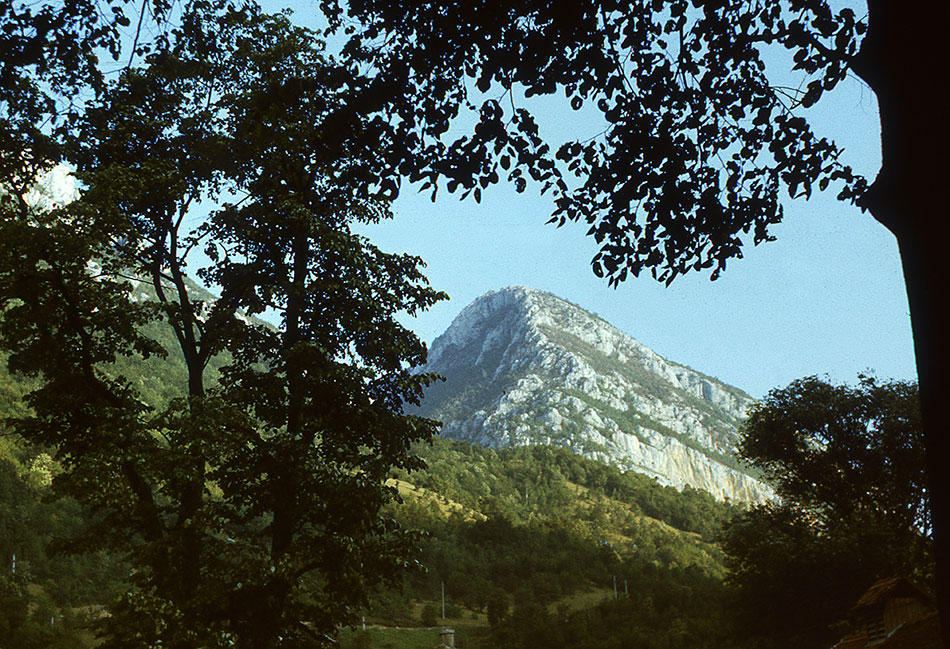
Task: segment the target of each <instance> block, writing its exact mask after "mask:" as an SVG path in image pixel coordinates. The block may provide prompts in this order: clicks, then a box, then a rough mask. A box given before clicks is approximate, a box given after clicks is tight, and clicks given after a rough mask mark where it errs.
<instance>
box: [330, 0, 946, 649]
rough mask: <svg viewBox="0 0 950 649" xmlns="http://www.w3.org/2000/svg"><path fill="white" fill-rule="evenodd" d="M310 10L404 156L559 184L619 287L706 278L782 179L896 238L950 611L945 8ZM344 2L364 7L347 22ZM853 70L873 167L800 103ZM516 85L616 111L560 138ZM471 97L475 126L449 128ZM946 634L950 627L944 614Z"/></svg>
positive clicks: (456, 176)
mask: <svg viewBox="0 0 950 649" xmlns="http://www.w3.org/2000/svg"><path fill="white" fill-rule="evenodd" d="M321 6H322V7H323V9H324V12H325V13H327V14H328V15H329V16H330V17H331V25H333V26H334V27H336V28H338V29H340V30H342V31H344V32H345V33H348V34H350V39H349V41H348V44H347V46H346V50H345V51H346V52H347V53H348V54H349V55H350V56H352V57H354V58H355V59H357V60H360V61H363V62H365V63H366V64H367V65H370V66H375V69H376V70H377V76H376V81H377V91H376V92H375V93H373V94H372V95H370V96H369V98H368V101H369V102H370V103H369V104H368V105H369V106H371V107H372V108H375V107H376V106H375V105H374V104H373V101H374V100H375V99H376V98H384V97H396V99H395V100H394V101H393V102H392V103H391V104H390V105H389V106H388V107H387V110H388V111H389V114H390V116H391V120H392V121H393V123H394V124H396V125H397V127H398V129H400V130H401V131H402V132H404V133H405V134H406V142H408V143H410V144H411V145H413V146H412V147H411V149H410V150H409V151H408V152H399V151H397V153H400V154H401V158H399V159H396V160H394V161H393V164H394V166H396V167H398V168H400V169H402V170H404V171H405V172H406V173H407V174H408V177H409V178H410V179H411V180H414V181H423V182H424V186H425V187H428V188H431V190H432V192H433V196H435V194H436V192H437V191H438V188H439V187H440V186H444V187H445V188H446V189H448V191H450V192H453V191H461V192H462V195H463V196H465V195H469V194H471V195H473V197H474V198H475V200H480V197H481V192H482V190H483V189H485V188H486V187H488V186H489V185H491V184H493V183H496V182H499V181H500V180H501V179H503V178H507V180H508V181H510V182H512V183H514V184H515V187H516V189H517V190H518V191H524V190H525V189H526V187H527V184H528V182H529V180H530V181H534V182H536V183H538V184H539V185H540V187H541V191H542V192H544V191H548V190H550V191H552V192H553V203H554V210H553V215H552V221H553V222H555V223H557V224H562V223H564V222H566V221H568V220H573V221H582V222H586V223H588V224H590V229H589V231H588V234H589V235H590V236H593V237H594V238H595V239H596V240H597V242H598V243H600V245H601V248H600V251H599V252H598V253H597V255H596V256H595V258H594V259H593V262H592V264H593V270H594V272H595V273H596V274H597V275H599V276H603V277H606V278H607V279H608V281H609V282H610V283H611V284H614V285H616V284H617V283H619V282H622V281H623V280H624V279H625V278H626V277H628V276H629V275H631V274H632V275H638V274H639V273H641V272H643V271H649V272H650V273H651V274H652V275H653V276H654V277H656V278H657V279H659V280H661V281H664V282H670V281H672V280H674V279H675V278H676V277H677V276H678V275H680V274H682V273H684V272H688V271H691V270H692V271H695V270H702V269H708V270H709V271H710V272H711V275H712V277H713V278H715V277H716V276H718V274H719V273H720V272H721V271H722V270H723V269H724V268H725V266H726V263H727V262H728V261H729V260H731V259H735V258H739V257H741V256H742V249H743V245H745V244H746V243H747V242H748V240H750V239H751V241H752V242H753V243H756V244H758V243H761V242H764V241H768V240H770V239H772V234H771V233H770V227H771V226H772V225H773V224H775V223H777V222H778V221H780V220H781V218H782V207H781V203H780V200H779V197H780V194H781V193H783V192H785V193H787V194H788V195H789V196H790V197H792V198H795V197H799V196H805V197H808V196H809V195H810V194H811V193H812V191H813V190H814V189H815V188H816V187H817V188H818V189H820V190H824V189H826V188H827V187H829V186H831V185H832V184H833V185H834V186H835V187H836V188H837V192H838V197H839V198H840V199H842V200H846V201H851V202H854V203H856V204H858V205H859V206H860V207H861V208H862V209H867V210H869V211H870V212H871V214H872V215H873V216H874V218H875V219H877V220H878V221H879V222H880V223H882V224H883V225H884V226H885V227H887V228H888V229H889V230H890V231H891V232H892V233H893V234H894V236H895V237H896V239H897V242H898V244H899V247H900V250H901V260H902V264H903V267H904V275H905V281H906V284H907V291H908V298H909V302H910V312H911V319H912V324H913V330H914V343H915V350H916V357H917V369H918V376H919V380H920V389H921V400H922V402H923V412H924V420H925V426H924V431H925V433H924V434H925V438H926V449H927V458H928V459H927V464H928V467H929V475H930V478H929V479H930V487H931V494H932V507H933V511H934V519H933V520H934V527H935V532H936V544H937V556H938V566H939V568H938V570H940V572H941V575H942V578H941V579H940V580H939V582H940V583H941V584H947V585H948V586H946V587H944V589H943V590H941V594H940V600H941V602H942V604H943V606H942V608H943V609H944V610H950V481H948V480H947V478H946V476H945V472H943V471H942V470H941V467H942V466H945V465H946V463H947V460H948V458H950V447H948V444H950V442H948V440H947V436H946V435H943V434H942V424H941V422H940V417H941V413H940V403H939V395H941V394H943V393H945V392H947V389H948V386H947V384H946V381H947V379H946V378H945V373H944V372H939V371H938V370H937V368H939V367H942V366H944V365H946V364H947V363H948V362H950V354H948V349H947V340H946V337H945V336H941V335H939V333H938V332H937V329H936V327H935V323H936V322H937V316H938V310H937V309H938V307H939V305H940V295H941V291H940V290H939V288H940V281H941V280H940V277H941V269H942V267H943V263H944V259H943V257H944V256H943V254H942V246H943V242H944V241H945V238H944V236H943V232H942V223H941V222H940V220H939V219H936V218H934V215H937V214H942V213H943V212H945V211H946V210H945V208H944V207H943V206H942V203H941V200H940V199H939V198H938V193H937V192H935V191H934V188H935V187H938V186H939V177H940V175H941V172H942V171H943V170H944V168H945V165H944V164H941V162H940V161H938V159H937V152H938V151H942V150H944V149H945V148H946V144H947V141H946V138H947V130H946V129H945V128H942V127H941V124H943V117H942V116H941V115H940V114H938V113H939V111H940V110H941V105H942V104H941V102H939V101H937V100H936V99H935V97H934V96H933V95H932V94H931V93H928V92H927V91H926V89H927V88H929V87H932V85H933V80H932V77H931V76H930V74H929V71H930V64H933V63H936V62H939V61H942V60H944V58H945V54H944V53H943V51H942V49H941V42H942V38H941V35H940V33H939V30H940V27H938V26H939V25H943V24H945V22H946V19H947V17H948V12H950V8H948V6H947V5H946V4H943V3H929V4H928V5H927V8H926V9H925V10H924V9H921V10H920V11H911V10H908V9H907V8H906V7H903V6H898V5H895V4H894V3H887V2H885V1H884V0H870V1H869V2H868V5H867V8H868V11H867V15H865V16H864V17H860V14H861V11H858V12H856V11H855V10H854V9H853V8H849V7H845V8H842V9H840V10H837V11H834V10H832V9H831V7H830V5H829V3H828V2H827V1H826V0H783V1H781V2H762V1H760V0H655V1H647V0H642V1H630V0H583V1H581V2H573V3H548V2H537V1H535V0H507V1H503V2H470V3H466V4H465V5H464V7H455V6H451V7H450V6H448V5H446V4H444V3H422V4H420V3H414V2H409V1H405V0H402V1H401V0H396V1H390V0H386V1H383V0H353V1H352V2H348V3H346V9H345V12H344V9H343V8H342V4H341V3H340V2H338V1H337V0H323V2H321ZM344 14H346V15H348V16H349V17H350V18H353V19H355V20H356V21H358V25H359V27H357V26H356V25H355V24H354V22H353V21H346V20H344ZM769 47H773V48H777V49H778V50H781V51H787V53H788V55H789V56H790V57H791V59H792V65H793V69H794V70H796V71H800V73H801V74H802V75H803V79H802V83H801V85H800V86H799V87H798V88H788V87H784V86H781V85H778V84H776V83H773V82H772V81H770V79H769V77H768V76H767V75H766V70H765V68H766V65H765V62H764V60H763V56H762V54H763V51H764V50H765V49H767V48H769ZM849 74H856V75H858V76H859V77H860V78H861V79H862V80H863V81H865V82H866V83H867V84H868V85H869V86H870V87H871V89H872V90H874V92H875V93H876V94H877V95H878V100H879V105H880V108H881V125H882V128H881V134H882V149H883V154H884V155H883V164H882V169H881V171H880V173H879V174H878V176H877V178H876V179H875V180H874V182H873V183H871V184H870V185H869V183H868V182H867V181H866V180H865V179H863V178H860V177H858V176H856V175H855V174H854V173H853V172H852V170H851V169H849V168H848V167H847V166H846V165H844V164H842V163H841V162H840V161H839V156H840V154H841V149H839V148H838V147H837V146H836V145H835V144H834V143H833V142H831V141H829V140H827V139H824V138H819V137H817V136H816V135H815V134H814V133H813V132H812V130H811V128H810V127H809V125H808V121H807V119H806V115H807V109H808V108H809V107H810V106H812V105H813V104H815V103H816V102H817V101H819V100H820V99H821V97H822V95H823V94H824V93H825V92H828V91H831V90H833V89H834V87H835V86H836V85H837V84H838V83H839V82H840V81H841V80H842V79H844V78H845V76H847V75H849ZM522 92H523V94H524V96H525V97H531V96H535V95H550V94H554V93H561V92H563V94H564V95H565V97H566V100H567V101H568V102H569V104H570V106H571V107H572V108H574V109H575V110H578V109H580V108H581V107H582V106H585V105H592V106H593V107H594V109H595V110H596V111H598V112H599V113H600V114H601V115H602V117H603V119H604V121H605V122H606V128H605V130H604V131H603V133H601V134H600V135H599V136H597V137H594V138H591V139H589V140H586V141H583V142H581V141H575V142H567V143H565V144H563V146H560V147H558V148H557V149H556V150H555V149H553V148H552V147H551V146H550V144H549V143H546V142H545V141H544V140H543V139H542V138H541V137H540V135H539V130H538V125H537V123H536V122H535V120H534V118H533V116H532V115H531V113H530V111H529V107H528V106H519V105H518V95H520V94H522ZM473 104H474V105H475V106H477V110H478V117H477V123H476V125H475V127H474V130H473V131H472V132H471V133H470V134H469V135H466V136H463V137H459V138H456V139H452V138H450V137H448V135H447V134H448V128H449V124H450V122H451V121H452V119H453V118H454V117H456V116H457V115H458V114H459V112H460V111H461V110H463V109H465V108H466V107H468V106H472V105H473ZM943 624H944V635H945V637H946V638H947V639H948V640H950V627H948V624H947V621H946V616H944V622H943Z"/></svg>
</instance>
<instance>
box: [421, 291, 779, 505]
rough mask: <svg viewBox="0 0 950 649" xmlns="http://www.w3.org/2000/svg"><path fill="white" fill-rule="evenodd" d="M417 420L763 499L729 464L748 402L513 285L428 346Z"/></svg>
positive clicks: (484, 440) (764, 489)
mask: <svg viewBox="0 0 950 649" xmlns="http://www.w3.org/2000/svg"><path fill="white" fill-rule="evenodd" d="M426 370H427V371H433V372H437V373H439V374H441V375H442V376H444V377H446V379H447V380H446V381H445V382H442V383H439V384H436V385H434V386H432V387H430V388H429V390H428V391H427V393H426V400H425V402H424V403H423V408H422V412H423V414H425V415H427V416H430V417H433V418H436V419H440V420H442V421H443V422H444V426H443V428H442V434H443V435H444V436H446V437H450V438H454V439H460V440H464V441H467V442H471V443H476V444H481V445H485V446H493V447H499V446H511V445H527V444H555V445H560V446H566V447H569V448H571V449H572V450H574V451H575V452H577V453H579V454H581V455H584V456H587V457H591V458H595V459H599V460H602V461H605V462H610V463H613V464H616V465H618V466H620V467H622V468H624V469H629V470H634V471H639V472H642V473H646V474H647V475H651V476H654V477H656V478H657V479H658V480H659V481H660V482H662V483H664V484H671V485H674V486H676V487H680V488H682V487H684V486H686V485H689V486H692V487H695V488H698V489H705V490H706V491H709V492H710V493H712V494H713V495H714V496H716V497H717V498H720V499H729V500H731V501H738V502H761V501H763V500H765V499H767V498H769V497H770V496H771V494H772V490H771V489H770V488H769V487H768V486H767V485H766V484H764V483H762V482H761V481H759V480H758V479H756V477H755V476H754V474H753V473H752V472H751V471H750V470H749V469H748V468H747V467H744V466H742V465H741V464H740V463H739V462H738V461H737V460H736V458H735V455H734V451H735V446H736V443H737V441H738V437H739V434H738V427H739V425H740V424H741V421H742V419H743V418H744V416H745V414H746V411H747V409H748V408H749V406H750V405H751V404H752V403H753V400H752V398H751V397H749V396H748V395H747V394H745V393H744V392H742V391H741V390H739V389H737V388H734V387H731V386H728V385H725V384H724V383H722V382H720V381H718V380H716V379H714V378H711V377H709V376H706V375H704V374H701V373H700V372H697V371H695V370H693V369H690V368H689V367H686V366H684V365H680V364H678V363H674V362H671V361H668V360H666V359H664V358H662V357H660V356H659V355H658V354H656V353H655V352H653V351H652V350H650V349H648V348H647V347H645V346H644V345H642V344H640V343H639V342H637V341H636V340H634V339H633V338H631V337H630V336H627V335H626V334H624V333H623V332H622V331H620V330H619V329H617V328H616V327H613V326H612V325H610V324H609V323H607V322H605V321H604V320H602V319H601V318H599V317H597V316H596V315H593V314H591V313H589V312H587V311H585V310H584V309H582V308H581V307H579V306H576V305H574V304H571V303H569V302H566V301H565V300H562V299H559V298H557V297H555V296H554V295H551V294H549V293H544V292H542V291H537V290H534V289H531V288H527V287H523V286H515V287H509V288H506V289H503V290H500V291H495V292H492V293H488V294H486V295H483V296H482V297H480V298H478V299H477V300H475V301H474V302H473V303H472V304H470V305H469V306H467V307H466V308H465V309H463V310H462V312H461V313H460V314H459V315H458V317H456V319H455V320H454V321H453V322H452V324H451V326H450V327H449V328H448V329H447V330H446V331H445V333H444V334H442V335H441V336H439V337H438V338H437V339H436V340H435V342H434V343H433V344H432V348H431V350H430V353H429V363H428V365H427V367H426Z"/></svg>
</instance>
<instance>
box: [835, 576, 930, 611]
mask: <svg viewBox="0 0 950 649" xmlns="http://www.w3.org/2000/svg"><path fill="white" fill-rule="evenodd" d="M891 597H915V598H917V599H919V600H921V601H922V602H924V603H926V604H931V601H930V597H928V596H927V594H926V593H924V591H922V590H920V589H919V588H917V586H915V585H914V584H912V583H911V582H910V581H908V580H907V579H905V578H904V577H888V578H887V579H882V580H880V581H879V582H877V583H876V584H874V585H873V586H871V587H870V588H868V589H867V590H866V591H865V593H864V594H863V595H862V596H861V598H860V599H859V600H858V603H857V604H855V605H854V606H853V607H852V608H851V610H852V611H860V610H862V609H866V608H871V607H872V606H875V605H877V604H880V603H882V602H884V601H885V600H887V599H889V598H891Z"/></svg>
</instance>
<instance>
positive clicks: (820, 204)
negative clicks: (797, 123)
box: [298, 8, 916, 397]
mask: <svg viewBox="0 0 950 649" xmlns="http://www.w3.org/2000/svg"><path fill="white" fill-rule="evenodd" d="M303 11H305V9H299V8H298V15H301V12H303ZM859 15H860V14H859ZM776 61H778V63H779V64H780V63H781V61H780V60H778V59H776ZM773 63H774V62H773V61H770V62H769V65H770V66H772V65H773ZM537 108H538V112H539V120H540V122H541V128H542V135H544V136H546V137H547V138H549V139H550V140H551V141H554V142H558V141H561V140H563V139H564V138H565V137H568V136H570V135H573V134H584V133H588V134H593V133H595V132H597V131H598V130H600V128H601V127H600V125H599V124H597V123H596V122H595V120H596V117H595V116H592V115H589V114H584V113H583V112H581V113H573V112H571V111H570V110H569V109H566V108H559V107H557V106H555V105H554V104H551V105H540V106H537ZM804 115H805V116H806V117H807V118H808V119H809V120H810V122H811V123H812V125H813V127H814V128H815V130H816V131H817V132H818V133H819V134H820V135H827V136H832V137H833V138H834V139H835V140H836V141H837V142H838V143H839V144H840V145H842V146H844V147H845V154H844V156H843V158H842V159H843V160H844V161H846V162H848V163H849V164H851V165H852V166H854V167H855V168H856V169H857V170H859V171H860V172H861V173H863V174H864V175H866V176H867V177H868V178H869V179H872V178H873V177H874V175H875V174H876V171H877V168H878V166H879V164H880V130H879V121H878V112H877V102H876V100H875V98H874V96H873V94H872V93H871V92H870V91H869V90H868V89H867V88H866V86H864V84H862V83H861V82H860V81H859V80H857V79H850V80H847V81H846V82H844V83H842V84H840V85H839V87H838V88H836V90H835V91H834V92H833V93H831V94H830V95H826V96H825V97H823V98H822V100H821V101H820V102H819V103H818V104H817V105H816V106H815V107H813V108H812V109H810V110H808V111H805V113H804ZM785 209H786V218H785V222H784V223H782V224H781V225H779V226H778V227H776V228H775V229H774V234H775V235H776V236H777V237H778V240H777V241H775V242H772V243H768V244H763V245H761V246H758V247H752V246H751V244H750V245H749V246H748V247H747V248H746V249H745V258H743V259H740V260H736V261H733V262H731V263H730V264H729V266H728V267H727V269H726V271H725V272H724V273H723V274H722V276H721V277H720V279H718V280H716V281H715V282H711V281H709V279H708V274H691V275H687V276H684V277H681V278H679V279H677V280H676V281H675V282H674V283H673V285H672V286H670V287H669V288H666V287H664V286H663V285H662V284H660V283H657V282H655V281H654V280H652V279H651V278H649V277H641V278H639V279H628V280H627V281H626V282H625V283H624V284H623V285H621V286H620V287H619V288H617V289H611V288H608V287H607V286H606V282H604V281H603V280H600V279H598V278H597V277H595V276H594V274H593V273H592V272H591V269H590V259H591V257H593V255H594V254H595V252H596V245H595V243H594V242H593V240H591V239H589V238H587V237H585V236H584V233H585V231H586V227H584V226H580V225H571V224H568V225H566V226H564V227H563V228H560V229H557V228H555V227H553V226H549V225H545V221H546V220H547V218H548V215H549V214H550V212H551V204H550V202H549V199H548V197H546V196H545V197H540V196H538V195H537V194H536V192H535V193H532V190H531V187H530V186H529V189H528V191H527V192H525V193H524V194H517V193H515V191H514V190H513V189H512V188H510V187H508V186H504V185H499V186H495V187H494V188H492V191H488V192H487V193H486V195H485V196H484V197H483V199H482V202H481V204H476V203H475V202H474V201H473V200H471V199H468V200H466V201H463V202H460V201H459V200H458V199H457V197H456V196H452V195H449V194H447V193H440V197H439V199H438V201H437V202H436V203H432V202H430V201H429V198H428V194H427V193H426V194H419V193H417V192H416V191H414V189H413V188H412V187H409V186H405V187H404V188H403V193H402V195H401V196H400V197H399V199H398V200H397V202H396V204H395V208H394V211H395V218H394V219H393V220H392V221H389V222H386V223H383V224H380V225H378V226H374V227H371V228H367V229H366V230H365V232H366V234H368V235H369V236H370V237H371V238H372V239H373V241H374V242H375V243H376V244H377V245H378V246H379V247H380V248H382V249H384V250H387V251H391V252H410V253H413V254H417V255H419V256H421V257H422V258H423V259H425V261H426V263H427V266H428V268H427V275H428V277H429V279H430V281H431V283H432V284H433V286H435V287H436V288H438V289H440V290H443V291H446V292H447V293H448V294H449V295H450V296H451V300H450V301H448V302H444V303H442V304H439V305H437V306H436V307H434V308H433V309H432V310H431V311H430V312H427V313H425V314H422V315H421V316H419V317H417V318H414V319H407V320H406V323H407V324H408V325H409V326H410V327H411V328H412V329H414V330H415V331H416V332H417V333H418V334H419V336H420V337H422V338H423V339H424V340H426V341H429V342H431V341H432V340H433V339H434V338H435V337H436V336H438V335H439V334H440V333H441V332H442V331H444V330H445V328H446V327H447V326H448V325H449V324H450V323H451V321H452V319H453V318H454V317H455V316H456V315H457V314H458V312H459V311H460V310H461V309H462V308H464V307H465V306H466V305H467V304H468V303H469V302H471V301H472V300H474V299H475V298H477V297H478V296H479V295H481V294H483V293H485V292H487V291H490V290H494V289H498V288H502V287H504V286H509V285H514V284H522V285H527V286H532V287H535V288H538V289H542V290H546V291H550V292H551V293H554V294H555V295H558V296H560V297H563V298H566V299H568V300H570V301H572V302H575V303H577V304H579V305H581V306H583V307H585V308H586V309H588V310H590V311H593V312H595V313H597V314H599V315H600V316H601V317H603V318H604V319H606V320H607V321H609V322H611V323H612V324H614V325H615V326H617V327H618V328H620V329H621V330H623V331H624V332H626V333H627V334H629V335H631V336H633V337H634V338H636V339H637V340H639V341H640V342H642V343H643V344H645V345H647V346H649V347H651V348H652V349H654V350H655V351H656V352H657V353H659V354H660V355H662V356H664V357H666V358H668V359H670V360H673V361H677V362H680V363H685V364H687V365H690V366H691V367H693V368H695V369H697V370H700V371H702V372H705V373H707V374H710V375H712V376H716V377H718V378H719V379H721V380H723V381H725V382H727V383H730V384H732V385H735V386H737V387H739V388H742V389H743V390H745V391H747V392H749V393H750V394H751V395H752V396H754V397H762V396H764V395H765V394H766V393H767V392H768V391H769V390H770V389H773V388H777V387H783V386H785V385H787V384H788V383H789V382H791V381H792V380H794V379H796V378H800V377H803V376H807V375H811V374H817V375H828V376H830V377H831V378H832V379H833V380H835V381H849V382H853V381H855V379H856V377H857V374H858V373H859V372H864V371H867V370H871V371H873V372H874V373H875V374H876V375H877V376H879V377H882V378H897V379H906V380H914V379H915V378H916V370H915V367H914V358H913V343H912V338H911V329H910V319H909V315H908V307H907V299H906V294H905V290H904V283H903V278H902V274H901V268H900V259H899V255H898V250H897V246H896V243H895V241H894V239H893V237H892V236H891V235H890V233H889V232H887V230H885V229H884V228H883V226H881V225H879V224H878V223H877V222H876V221H874V220H873V219H872V217H871V216H870V215H869V214H862V213H861V212H860V211H859V210H858V209H856V208H854V207H851V206H849V205H847V204H844V203H840V202H838V201H836V200H835V198H834V195H833V193H832V192H831V191H829V192H828V193H827V194H818V195H815V196H813V197H812V199H811V200H809V201H804V200H799V201H794V202H793V201H790V200H789V201H786V204H785Z"/></svg>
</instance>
